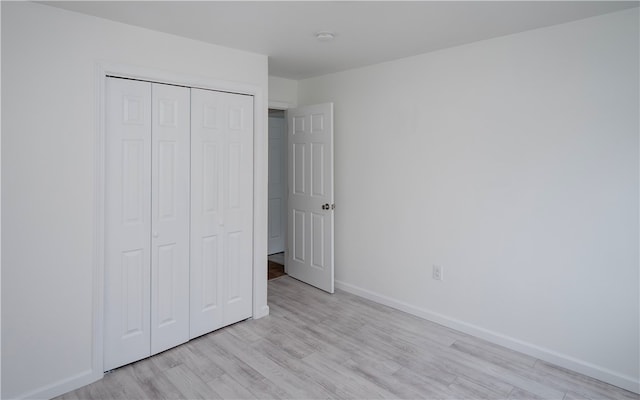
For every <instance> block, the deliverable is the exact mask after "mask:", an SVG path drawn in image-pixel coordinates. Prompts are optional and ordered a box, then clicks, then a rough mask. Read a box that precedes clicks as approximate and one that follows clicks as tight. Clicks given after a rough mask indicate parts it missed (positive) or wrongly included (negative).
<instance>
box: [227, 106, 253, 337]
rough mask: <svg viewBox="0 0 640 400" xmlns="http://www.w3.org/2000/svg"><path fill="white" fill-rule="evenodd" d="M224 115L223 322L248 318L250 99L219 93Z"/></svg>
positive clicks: (249, 269)
mask: <svg viewBox="0 0 640 400" xmlns="http://www.w3.org/2000/svg"><path fill="white" fill-rule="evenodd" d="M219 96H220V97H221V98H222V102H223V104H224V105H225V107H224V108H223V110H224V115H223V117H222V121H221V122H222V123H223V124H224V125H223V126H224V131H225V151H224V162H223V169H222V181H223V188H224V196H223V213H224V220H225V223H224V257H223V260H224V261H223V268H222V271H223V273H222V279H223V282H224V284H223V294H222V296H223V297H222V298H223V304H224V306H223V323H224V325H229V324H232V323H234V322H237V321H240V320H243V319H245V318H249V317H250V316H251V311H252V293H253V292H252V283H253V279H252V271H253V260H252V254H253V97H251V96H244V95H239V94H232V93H220V94H219Z"/></svg>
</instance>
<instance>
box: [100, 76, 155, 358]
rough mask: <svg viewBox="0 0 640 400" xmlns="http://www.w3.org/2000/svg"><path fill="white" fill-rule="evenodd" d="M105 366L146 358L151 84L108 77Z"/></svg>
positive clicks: (147, 341) (148, 278)
mask: <svg viewBox="0 0 640 400" xmlns="http://www.w3.org/2000/svg"><path fill="white" fill-rule="evenodd" d="M106 91H107V102H106V115H105V118H106V165H105V166H106V171H105V175H106V201H105V316H104V319H105V339H104V368H105V370H110V369H113V368H116V367H119V366H121V365H124V364H128V363H130V362H133V361H136V360H139V359H141V358H144V357H148V356H149V353H150V348H151V342H150V338H151V335H150V309H151V304H150V297H149V296H150V293H149V288H150V273H149V271H150V263H151V260H150V255H151V248H150V240H149V238H150V236H151V221H150V217H151V209H150V207H151V118H150V117H151V84H150V83H147V82H138V81H130V80H123V79H113V78H107V82H106Z"/></svg>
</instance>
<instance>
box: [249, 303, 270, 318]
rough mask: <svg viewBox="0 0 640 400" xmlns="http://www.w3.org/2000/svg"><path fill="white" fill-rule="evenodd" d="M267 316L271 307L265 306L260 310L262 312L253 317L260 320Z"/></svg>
mask: <svg viewBox="0 0 640 400" xmlns="http://www.w3.org/2000/svg"><path fill="white" fill-rule="evenodd" d="M267 315H269V306H267V305H264V306H262V307H261V308H260V311H258V312H257V313H256V314H255V315H254V316H253V319H260V318H263V317H266V316H267Z"/></svg>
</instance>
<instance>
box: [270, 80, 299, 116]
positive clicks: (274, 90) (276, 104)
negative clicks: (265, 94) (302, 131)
mask: <svg viewBox="0 0 640 400" xmlns="http://www.w3.org/2000/svg"><path fill="white" fill-rule="evenodd" d="M297 104H298V81H294V80H292V79H285V78H278V77H275V76H270V77H269V107H270V108H276V109H285V108H290V107H295V106H296V105H297Z"/></svg>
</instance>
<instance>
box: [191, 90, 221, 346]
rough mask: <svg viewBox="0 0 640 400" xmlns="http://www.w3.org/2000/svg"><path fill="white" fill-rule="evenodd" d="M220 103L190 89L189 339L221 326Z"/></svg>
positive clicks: (206, 92) (205, 92)
mask: <svg viewBox="0 0 640 400" xmlns="http://www.w3.org/2000/svg"><path fill="white" fill-rule="evenodd" d="M223 106H224V105H223V103H222V102H221V99H220V96H219V93H218V92H213V91H209V90H201V89H191V311H190V313H191V320H190V337H191V338H194V337H197V336H200V335H203V334H205V333H208V332H211V331H213V330H215V329H218V328H220V327H222V326H223V321H222V285H223V282H222V279H221V271H222V261H223V259H222V257H223V252H222V251H221V248H224V243H223V232H224V224H225V220H224V214H223V209H222V203H223V198H222V196H223V184H222V182H221V179H220V178H221V171H222V166H223V150H224V146H225V143H224V124H223V121H222V119H223V116H224V113H223Z"/></svg>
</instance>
